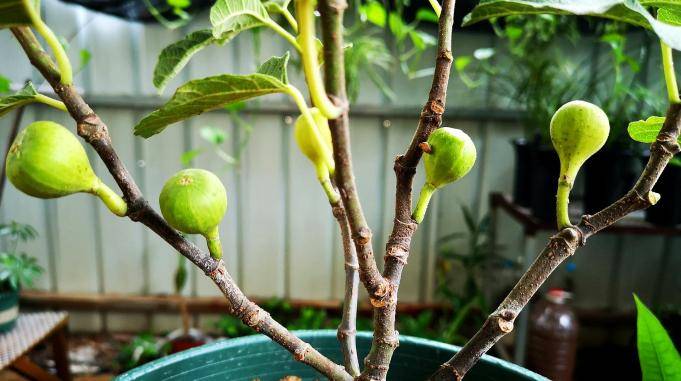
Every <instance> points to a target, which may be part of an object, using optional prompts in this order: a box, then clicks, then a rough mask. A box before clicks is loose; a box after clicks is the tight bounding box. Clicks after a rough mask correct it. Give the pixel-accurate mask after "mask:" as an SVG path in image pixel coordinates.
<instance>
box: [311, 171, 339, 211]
mask: <svg viewBox="0 0 681 381" xmlns="http://www.w3.org/2000/svg"><path fill="white" fill-rule="evenodd" d="M315 172H317V180H319V183H320V184H321V185H322V188H324V193H325V194H326V197H327V198H328V199H329V203H331V204H335V203H337V202H338V201H340V195H339V194H338V192H336V189H335V188H334V187H333V184H331V177H330V174H329V169H328V168H327V167H326V165H324V164H319V165H315Z"/></svg>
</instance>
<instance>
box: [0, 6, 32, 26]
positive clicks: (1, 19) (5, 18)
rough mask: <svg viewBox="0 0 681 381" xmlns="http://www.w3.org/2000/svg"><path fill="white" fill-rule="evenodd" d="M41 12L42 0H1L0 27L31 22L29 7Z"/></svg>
mask: <svg viewBox="0 0 681 381" xmlns="http://www.w3.org/2000/svg"><path fill="white" fill-rule="evenodd" d="M31 8H32V9H34V10H35V12H38V13H40V0H2V1H0V29H2V28H8V27H12V26H19V25H26V24H31V18H30V16H29V9H31Z"/></svg>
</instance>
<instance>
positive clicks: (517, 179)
mask: <svg viewBox="0 0 681 381" xmlns="http://www.w3.org/2000/svg"><path fill="white" fill-rule="evenodd" d="M511 144H512V145H513V149H514V151H515V168H514V170H513V201H514V202H515V203H516V204H518V205H520V206H524V207H528V208H529V207H530V205H531V201H532V186H531V184H532V149H533V147H534V146H533V145H532V144H530V143H529V142H528V141H527V139H524V138H520V139H514V140H512V141H511Z"/></svg>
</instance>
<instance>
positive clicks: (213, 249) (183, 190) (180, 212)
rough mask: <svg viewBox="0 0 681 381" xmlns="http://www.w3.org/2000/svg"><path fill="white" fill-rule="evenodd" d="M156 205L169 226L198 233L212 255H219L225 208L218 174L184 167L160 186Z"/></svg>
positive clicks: (225, 199) (220, 252)
mask: <svg viewBox="0 0 681 381" xmlns="http://www.w3.org/2000/svg"><path fill="white" fill-rule="evenodd" d="M159 204H160V205H161V213H162V214H163V217H164V218H165V219H166V221H168V223H169V224H170V226H172V227H174V228H175V229H177V230H179V231H181V232H183V233H187V234H201V235H202V236H204V237H205V238H206V242H207V243H208V251H209V252H210V254H211V256H212V257H213V258H215V259H220V258H222V246H221V244H220V231H219V226H220V221H221V220H222V218H223V217H224V215H225V212H226V211H227V191H226V190H225V186H224V185H222V182H221V181H220V179H219V178H218V177H217V176H215V175H214V174H213V173H211V172H209V171H206V170H203V169H195V168H190V169H183V170H181V171H179V172H177V173H175V174H174V175H173V176H171V177H170V178H169V179H168V181H166V183H165V185H163V190H161V195H160V196H159Z"/></svg>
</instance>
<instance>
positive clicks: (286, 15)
mask: <svg viewBox="0 0 681 381" xmlns="http://www.w3.org/2000/svg"><path fill="white" fill-rule="evenodd" d="M281 14H282V16H284V18H285V19H286V21H288V23H289V25H291V28H293V31H294V32H296V33H298V21H296V18H295V17H293V15H292V14H291V12H289V10H288V9H283V10H282V11H281Z"/></svg>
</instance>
